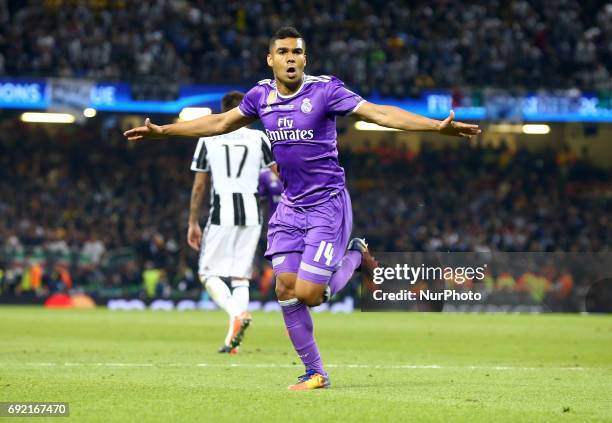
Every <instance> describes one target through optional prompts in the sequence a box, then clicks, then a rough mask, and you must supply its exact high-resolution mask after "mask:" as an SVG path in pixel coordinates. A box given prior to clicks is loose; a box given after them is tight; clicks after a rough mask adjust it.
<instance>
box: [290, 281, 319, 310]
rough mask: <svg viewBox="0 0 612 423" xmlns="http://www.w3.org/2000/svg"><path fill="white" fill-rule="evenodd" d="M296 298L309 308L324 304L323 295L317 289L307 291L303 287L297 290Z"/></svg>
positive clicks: (299, 286) (300, 286) (297, 287)
mask: <svg viewBox="0 0 612 423" xmlns="http://www.w3.org/2000/svg"><path fill="white" fill-rule="evenodd" d="M295 297H296V298H297V299H298V300H300V302H302V303H304V304H306V305H307V306H309V307H316V306H318V305H320V304H322V303H323V293H322V292H320V291H319V290H316V289H306V288H305V287H303V286H302V285H298V286H296V288H295Z"/></svg>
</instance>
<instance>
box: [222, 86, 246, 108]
mask: <svg viewBox="0 0 612 423" xmlns="http://www.w3.org/2000/svg"><path fill="white" fill-rule="evenodd" d="M243 98H244V93H241V92H240V91H230V92H229V93H227V94H225V95H224V96H223V98H222V99H221V111H222V112H227V111H228V110H232V109H234V108H236V107H238V105H239V104H240V102H241V101H242V99H243Z"/></svg>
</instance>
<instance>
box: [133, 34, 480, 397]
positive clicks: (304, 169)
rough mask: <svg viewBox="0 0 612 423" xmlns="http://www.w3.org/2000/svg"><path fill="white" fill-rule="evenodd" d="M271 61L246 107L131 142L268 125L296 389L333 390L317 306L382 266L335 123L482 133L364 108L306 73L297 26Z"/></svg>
mask: <svg viewBox="0 0 612 423" xmlns="http://www.w3.org/2000/svg"><path fill="white" fill-rule="evenodd" d="M267 63H268V65H269V66H270V67H271V68H272V72H273V75H274V79H271V80H270V79H266V80H263V81H259V82H258V83H257V85H256V86H255V87H253V88H252V89H251V90H250V91H249V92H248V93H247V94H246V96H245V97H244V99H243V100H242V102H241V103H240V105H239V106H238V107H237V108H235V109H232V110H230V111H228V112H225V113H220V114H214V115H209V116H204V117H202V118H199V119H196V120H192V121H187V122H178V123H175V124H170V125H163V126H158V125H154V124H152V123H151V122H150V121H149V120H148V119H147V120H145V125H144V126H141V127H138V128H134V129H131V130H129V131H126V132H125V134H124V135H125V136H126V137H127V138H128V140H131V141H137V140H141V139H152V138H164V137H168V136H184V137H208V136H213V135H218V134H223V133H227V132H230V131H233V130H235V129H237V128H240V127H242V126H245V125H248V124H250V123H252V122H253V121H255V120H256V119H260V120H261V121H262V123H263V126H264V128H265V130H266V133H267V135H268V138H269V139H270V141H271V143H272V153H273V156H274V159H275V161H276V162H277V164H278V169H279V173H280V178H281V181H282V183H283V193H282V197H281V202H280V204H279V205H278V208H277V210H276V213H275V214H274V215H273V216H272V218H271V220H270V222H269V225H268V248H267V250H266V253H265V256H266V258H268V259H270V260H271V261H272V267H273V269H274V274H275V276H276V294H277V297H278V302H279V304H280V305H281V309H282V313H283V317H284V320H285V325H286V327H287V331H288V333H289V337H290V338H291V341H292V343H293V346H294V348H295V350H296V352H297V354H298V356H299V357H300V359H301V360H302V362H303V363H304V366H305V369H306V373H305V374H304V375H302V376H300V377H299V378H298V382H297V383H296V384H293V385H290V386H289V389H291V390H310V389H317V388H327V387H329V386H330V381H329V376H328V375H327V372H326V371H325V368H324V366H323V362H322V360H321V356H320V354H319V350H318V348H317V344H316V342H315V339H314V332H313V323H312V318H311V316H310V310H309V307H311V306H316V305H319V304H321V303H322V302H324V301H325V300H327V299H328V298H330V297H331V296H333V295H334V294H336V293H337V292H338V291H340V290H341V289H342V288H344V286H346V284H347V283H348V281H349V280H350V278H351V276H352V275H353V273H354V272H355V270H357V269H358V268H361V270H362V271H364V272H365V274H366V275H370V276H371V273H372V271H373V268H374V267H375V266H376V261H375V260H374V259H373V258H372V256H371V255H370V253H369V251H368V248H367V244H366V243H365V241H364V240H363V239H359V238H355V239H353V240H351V241H350V243H349V236H350V233H351V228H352V210H351V202H350V197H349V194H348V192H347V190H346V187H345V177H344V170H343V169H342V167H341V166H340V165H339V163H338V149H337V146H336V116H346V115H349V114H353V115H355V116H357V117H359V118H360V119H362V120H365V121H368V122H374V123H376V124H378V125H381V126H386V127H390V128H395V129H400V130H406V131H429V132H438V133H440V134H442V135H450V136H459V137H467V138H469V137H470V136H472V135H476V134H478V133H480V129H479V128H478V126H477V125H470V124H465V123H461V122H455V121H454V113H453V112H452V111H451V112H450V114H449V116H448V117H447V118H446V119H444V120H443V121H439V120H434V119H429V118H426V117H424V116H420V115H417V114H414V113H410V112H408V111H405V110H403V109H400V108H397V107H393V106H383V105H377V104H373V103H370V102H367V101H365V100H363V99H362V98H361V97H360V96H359V95H357V94H355V93H353V92H352V91H350V90H348V89H347V88H345V86H344V84H343V83H342V81H340V80H339V79H337V78H335V77H333V76H310V75H305V74H304V67H305V65H306V43H305V41H304V39H303V38H302V36H301V35H300V33H299V32H298V31H297V30H296V29H295V28H292V27H284V28H281V29H279V30H278V31H277V32H276V33H275V34H274V35H273V36H272V38H271V39H270V43H269V51H268V55H267Z"/></svg>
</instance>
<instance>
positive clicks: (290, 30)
mask: <svg viewBox="0 0 612 423" xmlns="http://www.w3.org/2000/svg"><path fill="white" fill-rule="evenodd" d="M285 38H301V39H302V40H303V39H304V37H302V34H300V31H298V30H297V29H295V28H294V27H292V26H283V27H282V28H279V29H278V30H277V31H276V32H275V33H274V35H273V36H272V37H271V38H270V43H269V44H268V48H269V49H272V46H273V45H274V41H276V40H284V39H285ZM305 44H306V43H304V45H305Z"/></svg>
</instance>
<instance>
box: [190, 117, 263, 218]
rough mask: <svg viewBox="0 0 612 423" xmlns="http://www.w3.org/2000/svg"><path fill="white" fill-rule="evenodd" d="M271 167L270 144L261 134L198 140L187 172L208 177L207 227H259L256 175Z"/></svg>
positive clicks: (240, 132)
mask: <svg viewBox="0 0 612 423" xmlns="http://www.w3.org/2000/svg"><path fill="white" fill-rule="evenodd" d="M273 163H274V161H273V159H272V151H271V150H270V141H269V140H268V137H267V136H266V134H265V133H264V132H262V131H258V130H256V129H249V128H241V129H238V130H236V131H234V132H230V133H228V134H224V135H217V136H214V137H206V138H200V139H199V141H198V146H197V147H196V150H195V154H194V157H193V161H192V163H191V170H193V171H195V172H210V174H211V175H212V176H211V186H212V189H211V193H210V214H209V219H208V221H209V223H211V224H213V225H221V226H246V225H258V224H260V223H261V216H260V212H259V202H258V201H257V184H258V181H259V171H260V169H261V168H262V167H265V166H270V165H272V164H273Z"/></svg>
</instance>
